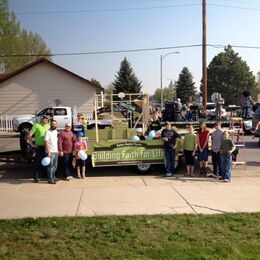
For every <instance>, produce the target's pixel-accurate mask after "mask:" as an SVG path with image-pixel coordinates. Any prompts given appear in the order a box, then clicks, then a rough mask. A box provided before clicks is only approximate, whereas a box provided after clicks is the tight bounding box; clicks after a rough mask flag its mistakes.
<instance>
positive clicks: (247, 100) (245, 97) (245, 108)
mask: <svg viewBox="0 0 260 260" xmlns="http://www.w3.org/2000/svg"><path fill="white" fill-rule="evenodd" d="M253 104H254V101H253V99H252V97H251V95H250V92H249V91H248V90H245V91H244V92H243V94H242V98H241V107H242V117H243V119H244V120H247V118H248V117H249V115H250V112H251V110H252V109H251V107H252V105H253Z"/></svg>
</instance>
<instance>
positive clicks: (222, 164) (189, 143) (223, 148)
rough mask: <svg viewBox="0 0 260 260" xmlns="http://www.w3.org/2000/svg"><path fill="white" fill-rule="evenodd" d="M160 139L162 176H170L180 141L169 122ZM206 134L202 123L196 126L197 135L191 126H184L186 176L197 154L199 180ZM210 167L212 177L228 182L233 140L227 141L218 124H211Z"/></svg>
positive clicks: (204, 166)
mask: <svg viewBox="0 0 260 260" xmlns="http://www.w3.org/2000/svg"><path fill="white" fill-rule="evenodd" d="M165 127H166V128H165V129H164V130H163V131H162V134H161V138H162V140H163V141H164V148H165V159H166V171H167V173H166V176H167V177H169V176H172V175H173V173H174V161H175V151H176V146H177V139H178V138H180V136H179V135H178V133H177V132H176V130H174V129H172V126H171V124H170V122H166V125H165ZM209 138H210V132H209V130H208V129H207V127H206V124H205V122H201V123H200V127H199V130H198V132H197V134H195V132H194V128H193V126H192V125H189V126H188V133H186V134H185V136H184V143H183V150H184V157H185V161H186V171H187V172H186V175H187V176H191V177H192V176H194V164H195V155H196V151H197V156H198V161H199V168H200V173H199V175H200V176H201V177H206V176H207V163H208V154H209V152H208V148H209ZM211 138H212V146H211V151H212V164H213V174H214V176H215V177H216V178H218V179H220V180H223V181H224V182H229V181H230V180H231V169H232V152H233V151H234V150H235V149H236V147H235V145H234V143H233V141H232V140H231V139H230V138H229V132H228V131H223V130H222V129H221V122H219V121H217V122H216V123H215V130H214V131H213V133H212V137H211Z"/></svg>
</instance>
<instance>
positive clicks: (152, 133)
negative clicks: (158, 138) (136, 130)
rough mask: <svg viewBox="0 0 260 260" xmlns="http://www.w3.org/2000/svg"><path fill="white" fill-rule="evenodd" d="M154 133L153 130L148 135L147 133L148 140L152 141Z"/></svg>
mask: <svg viewBox="0 0 260 260" xmlns="http://www.w3.org/2000/svg"><path fill="white" fill-rule="evenodd" d="M155 135H156V134H155V131H154V130H152V131H151V132H150V133H149V135H148V136H149V138H150V140H152V139H154V137H155Z"/></svg>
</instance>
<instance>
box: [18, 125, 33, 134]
mask: <svg viewBox="0 0 260 260" xmlns="http://www.w3.org/2000/svg"><path fill="white" fill-rule="evenodd" d="M31 129H32V125H31V124H22V125H21V126H20V127H19V132H20V133H22V132H27V133H28V132H29V131H30V130H31Z"/></svg>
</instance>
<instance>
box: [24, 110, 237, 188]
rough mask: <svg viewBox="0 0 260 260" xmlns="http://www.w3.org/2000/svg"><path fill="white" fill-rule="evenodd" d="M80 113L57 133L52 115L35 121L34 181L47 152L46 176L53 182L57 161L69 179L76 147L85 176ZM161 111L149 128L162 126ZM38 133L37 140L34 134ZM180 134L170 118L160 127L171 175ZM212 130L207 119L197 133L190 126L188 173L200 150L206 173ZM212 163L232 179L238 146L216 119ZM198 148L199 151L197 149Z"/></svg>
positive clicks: (186, 144)
mask: <svg viewBox="0 0 260 260" xmlns="http://www.w3.org/2000/svg"><path fill="white" fill-rule="evenodd" d="M81 119H82V118H80V116H79V118H78V121H77V122H76V123H75V125H74V127H73V129H72V126H71V124H69V123H67V124H66V125H65V129H64V130H62V131H61V133H60V134H59V135H58V132H57V129H56V128H57V122H56V121H55V120H51V122H50V124H49V119H48V117H47V116H42V118H41V121H40V123H35V124H34V126H33V127H32V129H31V131H30V133H29V136H28V141H29V143H30V144H31V145H32V146H34V147H35V149H36V155H35V166H34V174H33V178H34V182H38V181H39V177H40V173H41V172H43V171H44V167H43V165H42V160H43V159H44V158H45V157H46V156H47V157H49V158H50V163H49V164H48V165H47V178H48V182H49V183H50V184H55V183H56V181H57V180H58V179H57V178H56V176H55V173H56V170H57V167H58V163H59V164H61V165H59V166H60V168H61V170H62V173H63V177H64V179H65V180H70V179H71V178H72V177H71V175H72V172H73V166H72V161H73V151H74V150H75V153H76V169H77V177H78V178H79V179H81V178H83V179H84V178H85V176H86V162H85V160H83V159H82V158H81V157H80V155H79V153H80V151H87V149H88V147H87V142H86V140H85V130H84V126H83V124H82V122H81ZM161 128H162V126H161V121H160V115H159V114H158V113H154V114H153V118H151V121H150V124H149V126H148V129H147V132H148V133H149V132H150V131H153V130H154V131H158V130H161ZM137 132H138V133H137V135H138V136H139V137H140V140H145V138H144V136H143V135H142V131H141V130H140V131H137ZM33 136H34V137H35V141H34V144H33V142H32V137H33ZM178 138H180V135H179V134H178V133H177V132H176V130H174V129H173V128H172V125H171V123H170V122H168V121H167V122H166V124H165V129H163V130H162V131H161V135H159V139H162V141H163V142H164V149H165V160H166V171H167V173H166V176H172V175H173V173H174V171H175V165H174V162H175V155H176V146H177V139H178ZM209 138H210V132H209V130H208V129H207V127H206V124H205V122H201V123H200V127H199V130H198V132H197V134H195V132H194V128H193V126H192V125H189V126H188V133H186V134H185V136H184V142H183V150H184V157H185V161H186V171H187V172H186V175H187V176H194V164H195V155H196V154H197V157H198V161H199V168H200V173H199V174H200V176H201V177H206V176H207V162H208V148H209ZM211 138H212V146H211V152H212V163H213V174H214V175H215V176H216V177H217V178H219V179H223V180H224V181H225V182H229V181H230V179H231V167H232V152H233V151H234V150H235V145H234V143H233V142H232V140H231V139H230V138H229V133H228V131H223V130H222V129H221V122H219V121H217V122H216V123H215V130H214V131H213V133H212V137H211ZM196 152H197V153H196Z"/></svg>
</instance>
